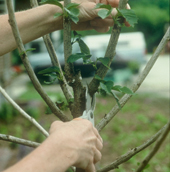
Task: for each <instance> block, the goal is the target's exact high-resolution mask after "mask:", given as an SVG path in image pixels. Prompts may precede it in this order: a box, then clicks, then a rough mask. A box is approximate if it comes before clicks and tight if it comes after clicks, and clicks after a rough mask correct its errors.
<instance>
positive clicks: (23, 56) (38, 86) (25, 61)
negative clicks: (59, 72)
mask: <svg viewBox="0 0 170 172" xmlns="http://www.w3.org/2000/svg"><path fill="white" fill-rule="evenodd" d="M7 9H8V13H9V23H10V25H11V28H12V31H13V35H14V38H15V40H16V43H17V46H18V49H19V53H20V56H21V59H22V61H23V64H24V66H25V68H26V70H27V72H28V75H29V77H30V79H31V81H32V83H33V85H34V87H35V89H36V90H37V92H38V93H39V94H40V95H41V97H42V98H43V99H44V101H45V102H46V103H47V105H48V106H49V107H50V109H51V111H52V112H53V113H54V114H55V115H56V116H57V117H59V118H60V119H61V120H62V121H69V119H68V118H67V117H66V116H65V115H64V114H63V113H62V112H61V111H60V109H59V108H58V107H57V106H56V105H55V103H54V102H52V101H51V99H50V98H49V97H48V95H47V94H46V93H45V92H44V90H43V88H42V86H41V84H40V83H39V81H38V79H37V77H36V75H35V74H34V72H33V69H32V67H31V65H30V63H29V60H28V57H27V55H26V51H25V48H24V45H23V42H22V40H21V37H20V34H19V30H18V27H17V23H16V19H15V15H14V11H13V7H12V2H11V1H10V0H7Z"/></svg>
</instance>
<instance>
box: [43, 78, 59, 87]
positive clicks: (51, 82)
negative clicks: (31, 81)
mask: <svg viewBox="0 0 170 172" xmlns="http://www.w3.org/2000/svg"><path fill="white" fill-rule="evenodd" d="M56 79H57V76H56V77H55V78H53V79H52V80H51V81H50V82H47V81H44V83H45V84H48V85H50V84H53V82H54V81H55V80H56Z"/></svg>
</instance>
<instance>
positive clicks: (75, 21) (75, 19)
mask: <svg viewBox="0 0 170 172" xmlns="http://www.w3.org/2000/svg"><path fill="white" fill-rule="evenodd" d="M69 17H70V19H71V20H72V21H73V22H74V23H75V24H77V23H78V21H79V18H78V17H77V16H75V15H71V14H69Z"/></svg>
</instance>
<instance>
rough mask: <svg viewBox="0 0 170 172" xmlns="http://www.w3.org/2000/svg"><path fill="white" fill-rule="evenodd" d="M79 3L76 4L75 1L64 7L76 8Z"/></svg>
mask: <svg viewBox="0 0 170 172" xmlns="http://www.w3.org/2000/svg"><path fill="white" fill-rule="evenodd" d="M79 5H80V4H77V3H69V4H68V5H67V6H66V8H67V9H71V8H76V7H78V6H79Z"/></svg>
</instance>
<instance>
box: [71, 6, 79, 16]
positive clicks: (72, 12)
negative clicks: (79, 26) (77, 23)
mask: <svg viewBox="0 0 170 172" xmlns="http://www.w3.org/2000/svg"><path fill="white" fill-rule="evenodd" d="M70 13H71V14H72V15H74V16H78V15H79V13H80V11H79V9H78V8H71V9H70Z"/></svg>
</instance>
